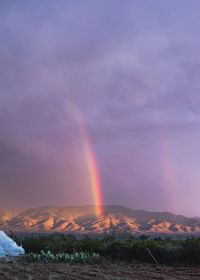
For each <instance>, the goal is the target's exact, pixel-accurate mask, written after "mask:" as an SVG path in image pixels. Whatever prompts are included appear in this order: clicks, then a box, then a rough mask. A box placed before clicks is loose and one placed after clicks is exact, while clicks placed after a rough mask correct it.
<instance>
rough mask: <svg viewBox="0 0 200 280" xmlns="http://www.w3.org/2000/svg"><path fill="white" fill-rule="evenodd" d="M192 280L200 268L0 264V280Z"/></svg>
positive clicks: (198, 276) (17, 262)
mask: <svg viewBox="0 0 200 280" xmlns="http://www.w3.org/2000/svg"><path fill="white" fill-rule="evenodd" d="M7 279H8V280H25V279H26V280H42V279H48V280H56V279H60V280H64V279H66V280H67V279H71V280H72V279H74V280H78V279H79V280H87V279H88V280H89V279H97V280H98V279H99V280H100V279H102V280H103V279H105V280H109V279H111V280H128V279H135V280H139V279H140V280H143V279H144V280H151V279H163V280H164V279H166V280H169V279H170V280H175V279H181V280H184V279H185V280H187V279H188V280H189V279H200V268H197V267H167V266H156V265H147V264H146V265H143V264H123V263H115V264H111V265H102V264H101V265H80V264H73V265H69V264H58V263H57V264H54V263H52V264H45V263H27V262H26V261H25V260H24V259H23V258H21V259H20V260H17V259H12V260H10V261H9V262H6V261H1V262H0V280H7Z"/></svg>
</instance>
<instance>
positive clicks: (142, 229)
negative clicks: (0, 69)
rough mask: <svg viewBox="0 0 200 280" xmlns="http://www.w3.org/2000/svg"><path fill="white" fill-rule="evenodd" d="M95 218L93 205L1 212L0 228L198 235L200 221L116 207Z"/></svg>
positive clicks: (168, 213) (106, 209) (108, 207)
mask: <svg viewBox="0 0 200 280" xmlns="http://www.w3.org/2000/svg"><path fill="white" fill-rule="evenodd" d="M103 208H104V213H103V215H101V216H99V217H97V216H95V214H94V213H95V212H94V206H93V205H87V206H60V207H57V206H43V207H37V208H29V209H16V210H15V209H12V210H9V209H0V229H1V230H13V231H25V232H69V233H87V234H92V233H94V234H102V233H112V232H113V231H116V232H124V231H126V232H129V233H132V234H150V233H167V234H170V233H176V234H177V233H185V234H193V233H200V220H199V219H195V218H188V217H185V216H183V215H175V214H173V213H170V212H150V211H145V210H133V209H130V208H128V207H124V206H119V205H108V206H104V207H103Z"/></svg>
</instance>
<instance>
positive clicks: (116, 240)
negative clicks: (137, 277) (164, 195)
mask: <svg viewBox="0 0 200 280" xmlns="http://www.w3.org/2000/svg"><path fill="white" fill-rule="evenodd" d="M13 238H14V240H15V241H16V242H17V243H18V244H19V245H21V244H22V245H23V248H24V249H25V252H26V258H27V260H29V261H44V262H69V263H101V262H104V263H110V262H112V263H113V262H116V261H122V262H127V263H130V262H133V261H135V262H138V263H155V262H156V261H157V262H158V263H159V264H161V265H185V266H186V265H189V266H192V265H199V264H200V237H192V236H191V237H187V238H185V239H183V240H173V239H171V238H170V237H165V238H161V237H156V238H149V237H148V236H145V235H142V236H140V237H137V238H136V237H134V236H132V235H130V234H126V233H124V234H115V233H114V234H110V235H104V236H102V237H96V238H91V237H88V236H85V237H83V238H81V239H79V238H77V237H75V236H72V235H64V234H50V235H41V236H38V237H23V238H19V237H18V238H17V237H15V236H14V237H13Z"/></svg>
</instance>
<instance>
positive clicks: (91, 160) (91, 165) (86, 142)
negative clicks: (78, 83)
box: [70, 100, 103, 216]
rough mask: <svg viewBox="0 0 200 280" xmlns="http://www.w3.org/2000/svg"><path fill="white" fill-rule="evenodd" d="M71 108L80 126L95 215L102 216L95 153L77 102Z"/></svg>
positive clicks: (72, 103)
mask: <svg viewBox="0 0 200 280" xmlns="http://www.w3.org/2000/svg"><path fill="white" fill-rule="evenodd" d="M70 105H71V108H72V109H73V113H74V115H75V119H76V123H77V124H78V127H79V131H80V135H81V139H82V144H83V150H84V154H85V158H86V163H87V167H88V173H89V178H90V184H91V189H92V196H93V200H94V205H95V214H96V216H101V215H102V214H103V205H102V195H101V185H100V179H99V174H98V168H97V163H96V160H95V156H94V152H93V150H92V145H91V142H90V138H89V135H88V132H87V130H86V127H85V125H84V121H83V116H82V114H81V112H80V110H79V108H78V107H77V105H76V104H75V102H72V100H71V102H70Z"/></svg>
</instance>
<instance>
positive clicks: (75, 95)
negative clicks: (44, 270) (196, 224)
mask: <svg viewBox="0 0 200 280" xmlns="http://www.w3.org/2000/svg"><path fill="white" fill-rule="evenodd" d="M199 6H200V4H199V1H192V3H188V1H184V0H176V1H171V0H170V1H167V3H162V4H161V2H160V1H158V0H155V1H145V0H143V1H141V0H140V1H128V0H127V1H126V2H124V1H121V0H115V1H104V0H102V1H93V0H90V1H89V0H86V1H62V0H58V1H56V2H55V1H49V0H48V1H37V0H36V1H35V0H34V1H20V2H19V1H1V2H0V38H1V45H0V61H1V63H0V139H1V141H0V156H1V159H0V170H1V173H0V175H1V176H0V184H1V195H0V203H3V202H5V203H4V204H5V205H6V204H7V205H9V206H10V205H22V206H26V207H27V206H29V205H30V206H37V205H44V204H60V205H61V204H77V203H80V204H85V203H91V202H92V197H91V194H90V192H91V191H90V187H89V179H88V173H87V166H86V162H85V158H84V152H83V143H82V139H81V135H80V130H79V128H78V124H77V121H76V116H75V115H76V113H75V112H74V109H73V106H71V104H72V102H74V103H75V104H76V106H77V107H78V108H79V110H80V112H81V114H82V115H83V118H84V123H85V126H86V128H87V131H88V134H89V136H90V139H91V142H92V146H93V150H94V152H95V154H96V157H97V162H98V165H99V172H100V175H101V176H100V177H101V182H102V191H103V194H104V202H105V203H107V204H108V203H112V204H114V203H119V204H124V205H127V206H130V207H132V208H145V209H149V210H171V211H175V212H177V213H178V212H182V213H185V214H188V215H190V214H192V215H193V214H195V215H196V211H198V210H199V209H198V205H199V204H198V201H196V197H198V195H199V193H198V188H197V186H198V182H199V176H198V175H197V172H196V166H198V164H199V162H198V155H199V153H200V150H199V145H198V143H199V121H200V119H199V112H200V110H199V104H200V98H199V89H200V84H199V73H200V48H199V30H198V25H199V21H200V20H199V13H198V10H199ZM186 139H187V140H186ZM179 158H180V160H179ZM166 162H168V163H166ZM166 166H168V167H166ZM169 166H171V167H169ZM180 166H181V167H180ZM167 168H168V170H166V169H167ZM170 169H172V170H173V172H172V173H173V174H174V175H173V176H171V175H170V174H169V173H170V171H169V170H170ZM166 174H168V175H166ZM193 175H194V176H193ZM170 176H171V179H169V177H170ZM172 177H173V179H172ZM183 178H184V180H183ZM170 180H171V181H170ZM172 181H173V182H172ZM191 188H192V190H193V192H191ZM169 189H170V191H169ZM38 193H40V195H38ZM77 193H79V194H80V195H79V196H78V197H77ZM122 193H123V196H122ZM169 193H170V195H169ZM144 194H148V195H144ZM188 195H190V199H191V200H192V201H193V202H194V203H193V208H191V209H189V210H187V209H186V208H185V206H184V205H185V204H184V200H185V199H187V198H188ZM11 197H12V198H11ZM170 197H173V199H171V198H170ZM172 200H173V201H175V203H172ZM172 204H173V205H172Z"/></svg>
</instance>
